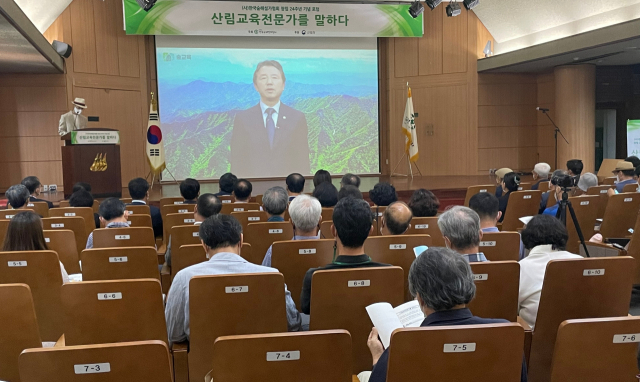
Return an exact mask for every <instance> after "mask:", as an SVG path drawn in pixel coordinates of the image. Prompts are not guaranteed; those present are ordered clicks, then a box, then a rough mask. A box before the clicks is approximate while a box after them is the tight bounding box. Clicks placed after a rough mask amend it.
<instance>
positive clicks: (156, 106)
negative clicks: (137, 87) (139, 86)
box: [151, 92, 158, 111]
mask: <svg viewBox="0 0 640 382" xmlns="http://www.w3.org/2000/svg"><path fill="white" fill-rule="evenodd" d="M151 105H152V106H153V111H157V110H158V101H156V97H155V96H154V94H153V92H151Z"/></svg>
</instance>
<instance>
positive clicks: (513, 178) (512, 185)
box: [498, 172, 520, 222]
mask: <svg viewBox="0 0 640 382" xmlns="http://www.w3.org/2000/svg"><path fill="white" fill-rule="evenodd" d="M518 187H520V176H519V175H518V174H516V173H515V172H510V173H507V174H506V175H505V176H504V178H503V179H502V189H503V190H504V191H506V193H505V194H503V195H502V196H501V197H500V198H499V199H498V201H499V202H500V212H502V216H501V217H500V222H502V221H503V220H504V213H505V212H507V204H509V196H510V195H511V193H512V192H515V191H518Z"/></svg>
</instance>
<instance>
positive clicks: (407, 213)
mask: <svg viewBox="0 0 640 382" xmlns="http://www.w3.org/2000/svg"><path fill="white" fill-rule="evenodd" d="M412 217H413V215H412V214H411V209H410V208H409V206H407V204H406V203H405V202H393V203H391V204H389V207H387V209H386V210H384V213H383V214H382V219H380V233H381V234H382V235H383V236H388V235H402V234H404V233H405V232H407V230H408V229H409V228H411V218H412Z"/></svg>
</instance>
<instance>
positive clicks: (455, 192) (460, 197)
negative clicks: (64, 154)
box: [40, 175, 532, 210]
mask: <svg viewBox="0 0 640 382" xmlns="http://www.w3.org/2000/svg"><path fill="white" fill-rule="evenodd" d="M340 179H341V177H336V178H333V184H334V185H335V186H336V187H337V188H340ZM522 181H523V182H530V181H532V177H531V175H524V176H522ZM378 182H389V183H391V184H392V185H393V186H394V187H395V188H396V192H397V193H398V197H399V199H400V200H403V201H405V202H407V201H409V198H410V197H411V195H412V194H413V191H415V190H417V189H419V188H425V189H427V190H431V191H432V192H433V193H434V194H435V195H436V196H437V197H438V199H440V210H444V209H445V208H446V207H448V206H451V205H461V204H463V203H464V198H465V195H466V191H467V187H469V186H475V185H480V184H494V183H495V177H494V176H492V175H470V176H416V177H414V178H413V179H411V178H410V177H400V176H393V177H389V176H372V175H364V176H361V184H360V190H361V191H362V193H363V195H364V197H365V199H367V200H368V197H369V190H370V189H372V188H373V186H374V185H375V184H376V183H378ZM251 183H252V185H253V195H260V194H263V193H264V192H265V191H266V190H267V189H269V188H271V187H275V186H282V187H285V181H284V179H274V180H255V181H252V182H251ZM219 189H220V187H219V186H218V182H217V181H206V180H205V181H201V182H200V193H201V194H204V193H209V192H210V193H216V192H218V191H219ZM304 192H305V193H309V194H310V193H311V192H313V180H312V179H307V181H306V183H305V188H304ZM149 194H150V198H149V199H150V200H149V202H150V204H152V205H158V203H159V201H160V198H163V197H176V196H180V188H179V185H178V184H176V183H173V182H164V183H160V184H155V185H154V186H153V189H152V190H151V191H150V193H149ZM40 197H41V198H42V199H45V200H49V201H51V202H53V203H54V204H55V205H57V204H58V202H59V201H60V200H62V199H63V198H64V195H63V193H62V192H57V193H51V194H50V193H42V194H41V195H40ZM122 197H129V192H128V190H127V188H126V187H125V188H123V190H122Z"/></svg>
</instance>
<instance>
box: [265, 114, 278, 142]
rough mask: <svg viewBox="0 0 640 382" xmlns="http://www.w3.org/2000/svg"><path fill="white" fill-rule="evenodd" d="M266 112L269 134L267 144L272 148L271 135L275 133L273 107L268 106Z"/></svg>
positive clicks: (273, 135)
mask: <svg viewBox="0 0 640 382" xmlns="http://www.w3.org/2000/svg"><path fill="white" fill-rule="evenodd" d="M266 112H267V135H268V136H269V146H270V147H271V148H273V137H275V135H276V123H275V122H274V121H273V113H275V112H276V110H275V109H274V108H271V107H270V108H268V109H267V110H266Z"/></svg>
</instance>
